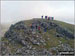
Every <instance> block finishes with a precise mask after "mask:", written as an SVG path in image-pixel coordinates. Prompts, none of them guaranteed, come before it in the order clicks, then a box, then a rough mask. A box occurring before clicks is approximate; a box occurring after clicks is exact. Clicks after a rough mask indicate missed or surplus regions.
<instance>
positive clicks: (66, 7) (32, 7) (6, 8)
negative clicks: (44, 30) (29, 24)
mask: <svg viewBox="0 0 75 56" xmlns="http://www.w3.org/2000/svg"><path fill="white" fill-rule="evenodd" d="M42 15H44V16H45V15H47V16H53V17H54V19H55V20H59V21H64V22H67V23H70V24H74V1H1V23H2V24H3V23H10V24H12V23H15V22H18V21H21V20H29V19H32V18H40V17H41V16H42Z"/></svg>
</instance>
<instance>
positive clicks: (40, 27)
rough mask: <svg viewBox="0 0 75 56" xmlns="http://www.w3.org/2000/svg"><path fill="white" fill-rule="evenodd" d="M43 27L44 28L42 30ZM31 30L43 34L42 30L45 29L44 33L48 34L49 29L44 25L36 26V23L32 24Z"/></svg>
mask: <svg viewBox="0 0 75 56" xmlns="http://www.w3.org/2000/svg"><path fill="white" fill-rule="evenodd" d="M42 27H43V28H42ZM30 28H31V30H32V31H35V30H36V31H38V32H41V30H42V29H43V30H44V32H47V27H45V26H44V25H43V23H42V24H35V23H32V24H30Z"/></svg>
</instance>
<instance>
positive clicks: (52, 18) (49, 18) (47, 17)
mask: <svg viewBox="0 0 75 56" xmlns="http://www.w3.org/2000/svg"><path fill="white" fill-rule="evenodd" d="M41 18H42V19H43V18H44V17H43V16H41ZM45 19H48V20H54V17H50V16H45Z"/></svg>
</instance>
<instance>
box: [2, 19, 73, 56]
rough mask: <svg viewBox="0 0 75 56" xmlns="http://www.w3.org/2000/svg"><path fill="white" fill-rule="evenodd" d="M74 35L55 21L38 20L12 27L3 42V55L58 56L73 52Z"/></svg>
mask: <svg viewBox="0 0 75 56" xmlns="http://www.w3.org/2000/svg"><path fill="white" fill-rule="evenodd" d="M73 40H74V34H73V32H72V31H70V30H68V29H66V27H65V28H64V27H63V26H61V25H59V24H57V23H55V21H52V20H51V21H49V20H43V19H36V20H30V21H20V22H17V23H16V24H13V25H11V26H10V28H9V30H8V31H7V32H6V33H5V35H4V37H3V38H2V41H1V54H2V55H6V54H8V55H51V56H52V55H58V54H60V52H59V51H73V50H74V47H73V43H74V41H73Z"/></svg>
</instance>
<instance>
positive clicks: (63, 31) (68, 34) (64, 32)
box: [56, 26, 74, 39]
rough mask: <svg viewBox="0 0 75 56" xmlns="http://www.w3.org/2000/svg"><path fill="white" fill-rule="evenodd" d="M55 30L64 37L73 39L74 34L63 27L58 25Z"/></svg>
mask: <svg viewBox="0 0 75 56" xmlns="http://www.w3.org/2000/svg"><path fill="white" fill-rule="evenodd" d="M56 31H57V32H58V33H59V34H61V35H63V36H66V37H68V38H70V39H74V34H72V33H70V32H69V31H68V30H65V29H64V28H62V27H60V26H58V27H57V28H56Z"/></svg>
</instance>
